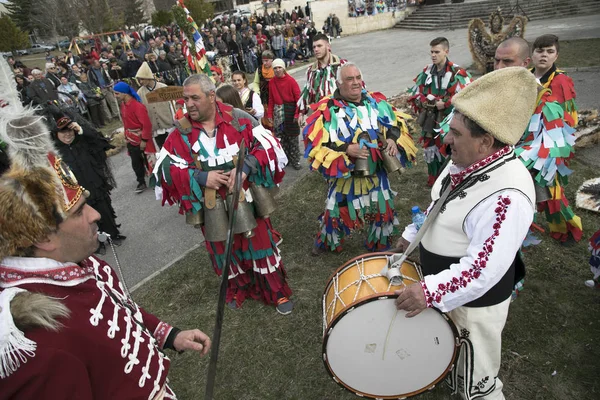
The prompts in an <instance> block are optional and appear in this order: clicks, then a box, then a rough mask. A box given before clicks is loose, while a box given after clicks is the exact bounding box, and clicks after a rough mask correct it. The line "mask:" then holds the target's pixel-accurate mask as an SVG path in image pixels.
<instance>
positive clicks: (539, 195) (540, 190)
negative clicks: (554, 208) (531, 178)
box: [533, 184, 552, 203]
mask: <svg viewBox="0 0 600 400" xmlns="http://www.w3.org/2000/svg"><path fill="white" fill-rule="evenodd" d="M533 186H534V188H535V202H536V203H542V202H544V201H547V200H550V199H551V198H552V196H551V195H550V189H548V187H547V186H540V185H538V184H535V185H533Z"/></svg>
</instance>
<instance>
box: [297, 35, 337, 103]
mask: <svg viewBox="0 0 600 400" xmlns="http://www.w3.org/2000/svg"><path fill="white" fill-rule="evenodd" d="M312 49H313V53H314V54H315V58H316V60H315V62H314V63H312V64H311V65H309V66H308V70H307V71H306V84H305V85H304V88H303V89H302V92H301V93H300V100H299V101H298V108H299V110H300V113H301V114H303V115H306V114H307V113H308V112H309V110H310V108H309V105H311V104H314V103H316V102H318V101H319V100H321V99H322V98H323V97H325V96H329V95H331V94H333V92H335V90H336V89H337V84H336V79H337V70H338V68H339V67H340V65H343V64H344V63H345V62H346V60H345V59H342V58H339V57H338V56H336V55H335V54H333V53H332V52H331V45H330V44H329V38H327V35H324V34H322V33H317V34H316V35H315V37H314V38H313V45H312Z"/></svg>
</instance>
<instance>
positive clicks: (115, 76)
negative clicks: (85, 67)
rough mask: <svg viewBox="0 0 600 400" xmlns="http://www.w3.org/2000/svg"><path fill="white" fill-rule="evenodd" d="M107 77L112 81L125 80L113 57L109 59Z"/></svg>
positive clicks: (122, 71)
mask: <svg viewBox="0 0 600 400" xmlns="http://www.w3.org/2000/svg"><path fill="white" fill-rule="evenodd" d="M108 75H109V76H110V78H111V79H112V80H113V81H116V82H118V81H122V80H123V78H125V72H124V70H123V68H122V67H121V66H120V65H119V62H118V60H117V59H116V58H115V57H113V58H111V59H110V66H109V67H108Z"/></svg>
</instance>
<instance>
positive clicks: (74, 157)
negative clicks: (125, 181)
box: [51, 114, 125, 253]
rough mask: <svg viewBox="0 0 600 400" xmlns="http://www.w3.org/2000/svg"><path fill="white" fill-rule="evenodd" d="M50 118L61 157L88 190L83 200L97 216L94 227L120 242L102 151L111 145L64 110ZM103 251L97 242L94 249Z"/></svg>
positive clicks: (112, 185) (111, 179) (110, 177)
mask: <svg viewBox="0 0 600 400" xmlns="http://www.w3.org/2000/svg"><path fill="white" fill-rule="evenodd" d="M54 118H55V121H56V125H55V126H54V127H53V129H52V130H51V132H52V137H53V139H54V142H55V146H56V148H57V150H58V151H59V153H60V155H61V157H62V160H63V161H64V162H65V163H66V164H67V165H68V166H69V167H70V168H71V171H73V174H74V175H75V178H77V182H78V183H79V184H80V185H81V186H83V187H84V188H85V189H86V190H87V191H89V193H90V195H89V197H88V198H87V203H88V205H90V206H91V207H92V208H94V209H95V210H96V211H98V213H99V214H100V216H101V218H100V221H98V229H99V230H100V231H103V232H106V233H108V234H109V235H110V236H111V238H112V241H113V243H114V244H115V245H120V244H121V242H122V241H123V239H125V236H123V235H121V233H120V232H119V226H120V225H118V224H117V222H116V218H117V216H116V213H115V210H114V208H113V206H112V201H111V198H110V192H111V190H112V189H113V188H115V187H116V183H115V179H114V177H113V175H112V172H111V170H110V167H109V165H108V158H107V156H106V151H107V150H109V149H111V148H113V146H112V145H111V144H110V143H108V141H107V140H106V139H105V138H104V137H103V136H102V134H101V133H100V132H98V131H97V130H96V129H95V128H94V127H93V126H92V125H90V124H89V123H87V122H84V121H83V120H80V122H81V123H82V124H83V126H82V125H79V123H77V122H75V121H74V120H73V119H72V117H70V116H69V115H67V114H56V115H55V116H54ZM105 251H106V250H105V249H103V244H101V246H100V248H99V250H98V252H99V253H103V252H105Z"/></svg>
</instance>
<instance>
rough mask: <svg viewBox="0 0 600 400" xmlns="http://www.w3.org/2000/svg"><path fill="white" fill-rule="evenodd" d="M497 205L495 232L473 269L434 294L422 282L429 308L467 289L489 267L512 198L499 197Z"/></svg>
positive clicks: (441, 287)
mask: <svg viewBox="0 0 600 400" xmlns="http://www.w3.org/2000/svg"><path fill="white" fill-rule="evenodd" d="M496 204H497V206H496V209H495V210H494V211H495V212H496V222H494V225H493V228H494V232H493V233H492V235H491V236H490V237H488V238H487V239H486V240H485V242H483V246H482V248H481V251H480V252H479V253H478V254H477V258H476V259H475V261H473V265H472V266H471V268H469V270H468V271H462V272H461V274H460V276H459V277H456V276H455V277H453V278H452V279H451V280H450V281H449V282H447V283H440V284H439V285H438V287H437V290H435V291H434V292H433V293H431V292H430V291H429V289H428V288H427V285H426V284H425V282H424V281H422V282H421V287H422V288H423V292H424V293H425V300H426V301H427V307H433V303H434V302H435V303H440V302H441V301H442V296H444V295H446V294H448V293H454V292H456V291H457V290H459V289H460V288H461V287H462V288H464V287H467V285H468V284H469V283H471V281H473V280H476V279H479V277H480V276H481V270H483V269H484V268H485V267H486V266H487V262H488V260H489V257H490V255H491V254H492V251H494V240H495V239H496V238H497V237H498V235H500V227H501V226H502V223H503V222H504V220H505V219H506V211H507V210H508V206H509V205H510V198H509V197H503V196H498V202H497V203H496Z"/></svg>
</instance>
